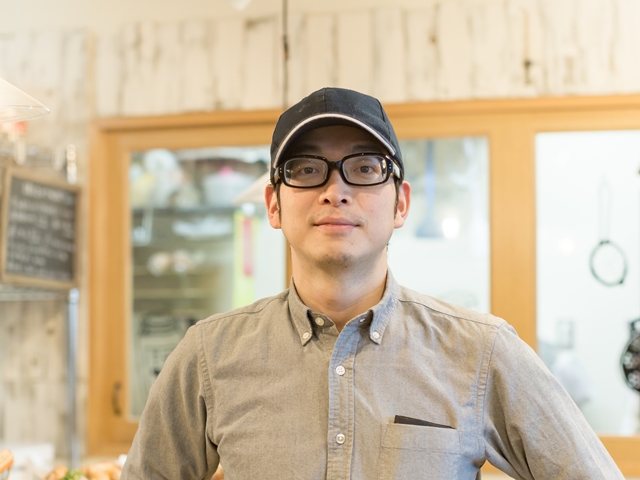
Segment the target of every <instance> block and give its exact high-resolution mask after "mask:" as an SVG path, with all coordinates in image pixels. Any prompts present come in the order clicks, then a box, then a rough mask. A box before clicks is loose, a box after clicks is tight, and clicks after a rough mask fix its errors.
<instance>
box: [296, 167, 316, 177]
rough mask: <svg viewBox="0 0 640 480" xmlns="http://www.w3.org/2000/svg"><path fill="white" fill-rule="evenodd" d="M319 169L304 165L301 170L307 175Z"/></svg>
mask: <svg viewBox="0 0 640 480" xmlns="http://www.w3.org/2000/svg"><path fill="white" fill-rule="evenodd" d="M317 171H318V170H317V169H316V168H313V167H304V168H301V169H300V172H301V173H304V174H306V175H310V174H312V173H315V172H317Z"/></svg>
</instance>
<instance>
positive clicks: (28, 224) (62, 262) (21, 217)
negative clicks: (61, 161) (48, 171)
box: [0, 169, 80, 288]
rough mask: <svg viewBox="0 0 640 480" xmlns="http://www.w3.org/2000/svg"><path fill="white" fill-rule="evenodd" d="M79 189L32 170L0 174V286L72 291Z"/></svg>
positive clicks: (73, 285)
mask: <svg viewBox="0 0 640 480" xmlns="http://www.w3.org/2000/svg"><path fill="white" fill-rule="evenodd" d="M79 195H80V192H79V189H78V188H77V187H76V186H73V185H69V184H66V183H64V182H61V181H54V180H51V179H43V178H41V177H38V176H35V175H34V174H33V173H31V172H26V171H24V170H17V169H9V170H7V171H6V172H5V182H4V189H3V195H2V233H1V236H0V247H1V254H2V256H1V272H0V276H1V278H2V283H6V284H20V285H32V286H40V287H45V288H73V287H75V286H76V283H77V271H78V268H77V258H78V255H77V238H78V206H79Z"/></svg>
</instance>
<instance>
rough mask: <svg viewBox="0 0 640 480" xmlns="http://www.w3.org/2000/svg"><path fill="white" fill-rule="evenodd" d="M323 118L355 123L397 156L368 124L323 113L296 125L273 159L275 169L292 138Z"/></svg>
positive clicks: (390, 146)
mask: <svg viewBox="0 0 640 480" xmlns="http://www.w3.org/2000/svg"><path fill="white" fill-rule="evenodd" d="M322 118H340V119H342V120H347V121H349V122H350V123H354V124H355V125H357V126H358V127H360V128H362V129H363V130H366V131H367V132H369V133H370V134H371V135H373V136H374V137H375V138H376V139H377V140H378V141H379V142H380V143H382V145H384V147H385V148H386V149H387V150H389V153H390V154H391V155H392V156H395V155H396V149H395V148H393V146H392V145H391V144H390V143H389V142H387V140H385V139H384V138H382V137H381V136H380V134H379V133H378V132H376V131H375V130H374V129H373V128H371V127H370V126H369V125H367V124H366V123H363V122H361V121H360V120H357V119H355V118H353V117H350V116H349V115H342V114H340V113H322V114H320V115H315V116H313V117H309V118H307V119H306V120H305V121H303V122H300V123H299V124H298V125H296V127H295V128H293V129H292V130H291V131H290V132H289V134H288V135H287V136H286V137H285V138H284V140H283V141H282V143H281V144H280V146H279V147H278V151H277V152H276V155H275V157H274V159H273V165H272V167H275V166H276V165H278V160H279V159H280V155H282V152H283V151H284V149H285V148H286V147H287V146H288V144H289V141H290V140H291V138H292V137H293V136H294V135H295V134H296V133H297V132H298V131H299V130H300V129H301V128H302V127H304V126H305V125H307V124H308V123H310V122H313V121H316V120H318V119H322Z"/></svg>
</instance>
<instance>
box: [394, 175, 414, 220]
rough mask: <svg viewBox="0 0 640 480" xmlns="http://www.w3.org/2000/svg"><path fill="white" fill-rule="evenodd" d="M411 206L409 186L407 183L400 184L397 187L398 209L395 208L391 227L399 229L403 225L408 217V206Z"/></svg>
mask: <svg viewBox="0 0 640 480" xmlns="http://www.w3.org/2000/svg"><path fill="white" fill-rule="evenodd" d="M410 205H411V185H409V182H404V181H403V182H402V185H400V186H399V187H398V207H397V208H396V216H395V219H394V223H393V227H394V228H400V227H402V226H403V225H404V221H405V220H406V218H407V216H408V215H409V206H410Z"/></svg>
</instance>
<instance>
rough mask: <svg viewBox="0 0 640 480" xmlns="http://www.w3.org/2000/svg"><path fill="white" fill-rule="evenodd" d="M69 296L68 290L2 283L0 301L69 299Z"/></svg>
mask: <svg viewBox="0 0 640 480" xmlns="http://www.w3.org/2000/svg"><path fill="white" fill-rule="evenodd" d="M68 297H69V291H68V290H45V289H42V288H36V287H20V286H16V285H1V284H0V302H28V301H50V300H67V299H68Z"/></svg>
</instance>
